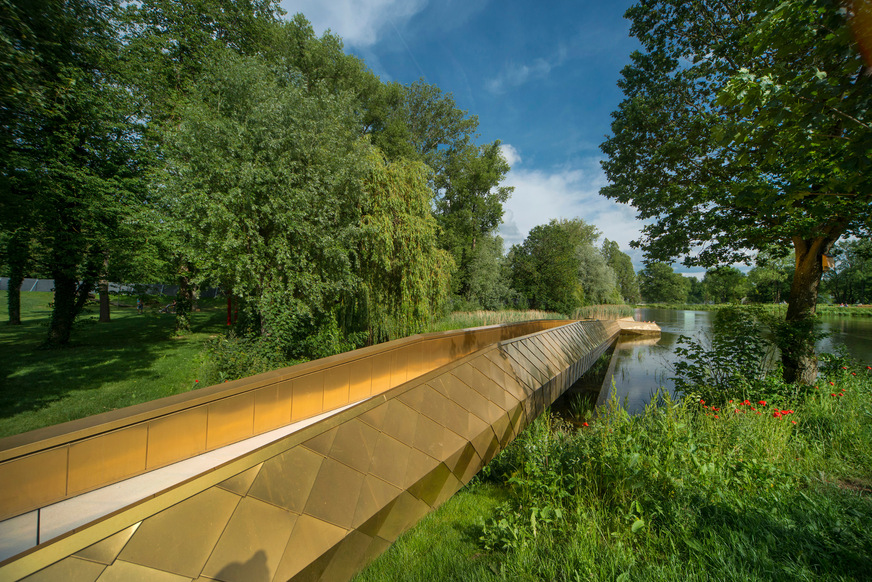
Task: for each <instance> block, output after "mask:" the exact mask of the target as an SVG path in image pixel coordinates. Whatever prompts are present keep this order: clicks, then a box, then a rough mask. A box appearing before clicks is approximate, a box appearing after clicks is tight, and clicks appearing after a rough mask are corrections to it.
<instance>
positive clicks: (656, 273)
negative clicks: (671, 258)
mask: <svg viewBox="0 0 872 582" xmlns="http://www.w3.org/2000/svg"><path fill="white" fill-rule="evenodd" d="M689 288H690V281H688V279H687V278H685V277H682V276H681V275H679V274H678V273H676V272H674V271H673V270H672V267H670V266H669V265H667V264H666V263H660V262H650V263H648V264H647V265H645V268H644V269H642V270H641V271H639V290H640V291H641V293H642V299H644V300H645V302H646V303H684V302H685V301H687V294H688V290H689Z"/></svg>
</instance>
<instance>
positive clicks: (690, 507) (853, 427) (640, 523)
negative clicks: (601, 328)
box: [356, 366, 872, 582]
mask: <svg viewBox="0 0 872 582" xmlns="http://www.w3.org/2000/svg"><path fill="white" fill-rule="evenodd" d="M830 382H832V384H830ZM819 386H820V388H819V389H814V388H809V389H807V390H806V391H805V393H804V394H802V395H801V396H799V397H798V398H797V399H796V400H794V401H793V402H792V403H790V404H788V403H787V402H781V403H779V405H778V406H776V405H775V404H774V403H772V402H767V403H766V404H761V403H759V402H754V403H750V402H749V403H747V404H740V403H738V402H733V403H730V402H724V403H720V405H718V404H715V405H714V407H712V405H711V403H706V404H701V403H698V402H689V401H685V402H670V401H667V402H665V403H661V404H660V405H659V406H651V407H649V408H648V409H647V410H646V412H645V413H644V414H642V415H639V416H635V417H630V416H628V415H627V414H626V413H625V412H624V411H623V410H621V409H620V408H617V407H615V406H613V407H612V408H611V409H610V410H608V411H606V412H604V413H603V414H602V415H601V416H599V417H598V418H597V420H596V421H595V422H594V421H591V422H590V423H589V425H590V426H588V427H584V428H582V429H581V430H573V429H570V428H568V427H567V426H566V425H563V424H560V423H556V422H555V421H554V420H553V419H550V418H548V417H542V418H540V419H538V420H537V421H536V422H535V423H534V424H533V425H532V426H530V427H528V429H527V430H526V431H525V432H524V433H523V434H522V435H521V436H520V437H519V438H518V439H517V440H516V441H515V442H514V443H513V444H512V445H510V446H509V447H508V448H507V449H506V450H505V451H503V453H501V455H500V456H499V457H498V458H497V459H496V460H495V461H494V462H493V463H492V464H491V465H490V466H489V467H488V468H487V469H486V471H485V472H486V474H485V475H484V476H482V477H480V478H479V480H477V481H476V482H474V483H472V484H471V486H468V487H467V488H466V489H464V490H463V491H461V492H460V493H459V494H457V495H455V496H454V498H452V499H450V500H449V501H448V502H446V504H445V505H444V506H443V507H441V508H440V509H439V510H437V511H436V512H435V513H434V514H432V515H431V516H428V517H427V518H425V520H424V521H423V522H422V523H421V524H420V525H419V526H418V527H417V528H415V529H413V530H411V531H410V532H408V533H407V534H406V535H404V536H403V537H401V538H400V540H399V541H398V542H397V543H396V544H394V546H392V547H391V548H390V549H389V550H388V551H387V552H386V553H385V554H384V555H382V556H381V557H380V558H378V559H377V560H376V561H375V562H374V563H373V564H372V565H371V566H370V567H369V568H368V569H366V570H365V571H364V572H362V573H361V574H360V575H359V576H358V578H357V579H356V580H357V582H361V581H369V580H373V581H375V580H397V581H403V580H555V581H567V582H568V581H576V580H610V581H611V580H664V581H671V580H785V581H787V580H868V579H869V575H870V572H872V529H870V528H869V527H868V524H869V523H870V522H872V370H869V369H868V368H866V367H865V366H861V367H856V368H851V369H846V370H843V369H841V367H840V366H838V367H834V370H832V371H831V375H830V377H829V378H828V379H827V380H824V381H821V383H820V384H819ZM839 394H842V396H839ZM788 407H789V410H791V412H786V413H782V410H784V408H788ZM776 412H778V414H777V415H776V414H775V413H776ZM500 498H504V501H503V502H502V504H500V505H497V506H496V507H495V506H494V500H495V499H500ZM472 524H475V525H472ZM443 540H451V542H450V543H446V544H444V545H443V543H442V541H443Z"/></svg>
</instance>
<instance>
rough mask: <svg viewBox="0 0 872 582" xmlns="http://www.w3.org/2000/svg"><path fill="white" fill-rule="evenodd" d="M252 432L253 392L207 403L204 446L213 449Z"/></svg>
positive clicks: (245, 436)
mask: <svg viewBox="0 0 872 582" xmlns="http://www.w3.org/2000/svg"><path fill="white" fill-rule="evenodd" d="M252 434H254V394H252V393H251V392H248V393H246V394H240V395H238V396H231V397H230V398H225V399H224V400H219V401H217V402H213V403H212V404H210V405H209V426H208V427H207V429H206V448H208V449H214V448H217V447H220V446H222V445H227V444H230V443H234V442H236V441H239V440H242V439H244V438H247V437H250V436H251V435H252Z"/></svg>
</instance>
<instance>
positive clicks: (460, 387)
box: [430, 374, 489, 422]
mask: <svg viewBox="0 0 872 582" xmlns="http://www.w3.org/2000/svg"><path fill="white" fill-rule="evenodd" d="M440 380H441V381H442V385H443V386H444V387H445V391H444V393H445V395H446V396H448V397H449V398H450V399H451V400H452V401H453V402H456V403H457V404H459V405H460V406H462V407H463V408H464V409H466V410H467V411H469V412H471V413H472V414H474V415H476V416H477V417H479V418H480V419H482V420H484V421H485V422H487V418H488V416H489V414H488V411H489V406H488V404H489V403H488V400H487V398H485V397H484V396H482V395H481V394H479V393H478V392H476V391H475V390H473V389H472V388H470V387H469V386H467V385H466V384H465V383H463V382H462V381H461V380H459V379H458V378H456V377H455V376H453V375H451V374H444V375H443V376H442V377H441V378H440ZM430 385H431V386H435V385H436V384H435V383H433V382H431V384H430Z"/></svg>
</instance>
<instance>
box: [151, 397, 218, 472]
mask: <svg viewBox="0 0 872 582" xmlns="http://www.w3.org/2000/svg"><path fill="white" fill-rule="evenodd" d="M207 417H208V415H207V411H206V407H205V406H197V407H196V408H191V409H189V410H184V411H182V412H177V413H175V414H170V415H169V416H164V417H162V418H156V419H154V420H152V421H151V422H150V423H148V451H147V455H148V456H147V459H146V463H147V465H146V466H147V468H148V469H154V468H157V467H163V466H164V465H169V464H170V463H174V462H176V461H179V460H181V459H187V458H188V457H193V456H194V455H197V454H199V453H202V452H203V451H205V450H206V419H207Z"/></svg>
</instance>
